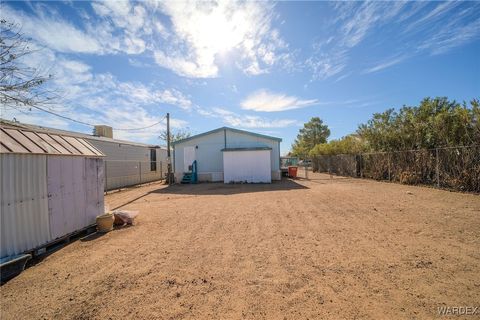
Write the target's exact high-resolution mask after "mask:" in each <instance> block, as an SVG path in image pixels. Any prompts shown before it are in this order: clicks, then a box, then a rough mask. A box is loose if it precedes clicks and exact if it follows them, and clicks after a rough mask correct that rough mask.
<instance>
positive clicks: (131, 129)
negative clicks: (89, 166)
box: [32, 106, 166, 131]
mask: <svg viewBox="0 0 480 320" xmlns="http://www.w3.org/2000/svg"><path fill="white" fill-rule="evenodd" d="M32 107H33V108H35V109H38V110H40V111H43V112H46V113H49V114H51V115H54V116H57V117H60V118H62V119H65V120H69V121H72V122H76V123H79V124H83V125H85V126H90V127H95V125H94V124H91V123H88V122H83V121H80V120H76V119H72V118H70V117H67V116H64V115H61V114H58V113H56V112H53V111H50V110H48V109H45V108H42V107H39V106H32ZM165 117H166V116H163V117H162V118H161V119H160V121H158V122H155V123H154V124H151V125H149V126H146V127H141V128H112V129H113V130H117V131H139V130H144V129H148V128H151V127H154V126H156V125H158V124H160V123H162V122H163V120H165Z"/></svg>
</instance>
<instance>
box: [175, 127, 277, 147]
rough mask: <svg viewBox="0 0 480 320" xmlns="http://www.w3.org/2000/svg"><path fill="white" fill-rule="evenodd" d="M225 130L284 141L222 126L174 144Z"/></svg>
mask: <svg viewBox="0 0 480 320" xmlns="http://www.w3.org/2000/svg"><path fill="white" fill-rule="evenodd" d="M223 130H229V131H233V132H238V133H244V134H248V135H251V136H255V137H260V138H265V139H270V140H276V141H278V142H281V141H282V139H281V138H277V137H272V136H267V135H264V134H260V133H255V132H250V131H245V130H240V129H235V128H230V127H221V128H218V129H214V130H211V131H207V132H204V133H200V134H197V135H194V136H191V137H188V138H185V139H182V140H178V141H174V142H173V145H175V144H179V143H182V142H185V141H188V140H192V139H195V138H199V137H203V136H206V135H209V134H212V133H216V132H219V131H223Z"/></svg>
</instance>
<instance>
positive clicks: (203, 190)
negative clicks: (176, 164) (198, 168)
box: [150, 179, 308, 195]
mask: <svg viewBox="0 0 480 320" xmlns="http://www.w3.org/2000/svg"><path fill="white" fill-rule="evenodd" d="M301 189H308V187H306V186H304V185H301V184H299V183H297V182H295V181H294V180H291V179H283V180H281V181H274V182H272V183H262V184H260V183H259V184H250V183H239V184H224V183H222V182H207V183H199V184H183V185H182V184H174V185H171V186H169V187H166V188H161V189H157V190H153V191H151V192H150V193H157V194H182V195H231V194H239V193H251V192H269V191H283V190H285V191H287V190H301Z"/></svg>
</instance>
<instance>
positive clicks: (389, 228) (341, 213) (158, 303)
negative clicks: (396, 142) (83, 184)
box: [0, 175, 480, 319]
mask: <svg viewBox="0 0 480 320" xmlns="http://www.w3.org/2000/svg"><path fill="white" fill-rule="evenodd" d="M107 202H108V203H109V204H110V206H111V207H112V208H113V207H116V206H121V205H124V204H125V205H124V207H123V208H125V209H131V210H139V211H140V215H139V218H138V224H137V225H136V226H133V227H129V228H123V229H119V230H115V231H112V232H110V233H108V234H106V235H103V236H100V237H97V236H90V237H88V238H87V239H84V240H83V241H82V240H80V241H76V242H75V243H73V244H71V245H69V246H66V247H64V248H63V249H61V250H59V251H57V252H55V253H53V254H51V255H49V256H48V257H46V258H45V259H44V260H43V261H41V262H40V263H38V264H36V265H35V266H33V267H31V268H29V269H27V270H26V271H25V272H23V273H22V274H21V275H20V276H18V277H16V278H15V279H13V280H11V281H9V282H8V283H6V284H5V285H3V286H2V287H1V289H0V290H1V296H0V297H1V308H2V310H1V311H2V314H1V318H2V319H44V318H47V319H242V318H246V319H253V318H256V319H263V318H265V319H434V318H438V317H439V315H438V309H437V308H438V307H441V306H478V305H480V249H479V248H480V223H479V221H480V219H479V218H480V197H479V196H477V195H471V194H461V193H453V192H448V191H442V190H435V189H430V188H423V187H412V186H403V185H398V184H389V183H381V182H375V181H369V180H360V179H347V178H334V179H330V177H329V176H327V175H316V176H315V180H313V181H295V182H293V181H289V180H285V181H282V182H277V183H274V184H272V185H223V184H216V183H215V184H199V185H188V186H183V185H176V186H172V187H165V186H163V185H160V184H153V185H149V186H146V187H141V188H133V189H130V190H126V191H122V192H118V193H114V194H111V195H108V196H107ZM476 317H478V315H477V316H476ZM476 317H474V318H476ZM455 318H458V317H455ZM469 319H472V317H469Z"/></svg>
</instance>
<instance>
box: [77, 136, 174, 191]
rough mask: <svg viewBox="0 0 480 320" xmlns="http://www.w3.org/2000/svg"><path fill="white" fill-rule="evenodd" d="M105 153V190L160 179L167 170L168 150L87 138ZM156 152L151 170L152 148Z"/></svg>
mask: <svg viewBox="0 0 480 320" xmlns="http://www.w3.org/2000/svg"><path fill="white" fill-rule="evenodd" d="M86 140H88V141H89V142H90V143H91V144H93V145H94V146H95V147H96V148H98V149H99V150H101V151H102V152H103V153H104V154H105V190H113V189H118V188H123V187H127V186H132V185H136V184H140V183H146V182H151V181H156V180H160V179H162V178H163V177H164V176H165V172H166V171H167V150H166V149H163V148H154V147H148V146H146V145H145V146H143V145H134V144H127V143H121V142H114V141H105V140H98V139H86ZM152 149H154V150H155V152H156V158H157V159H156V170H154V171H152V170H151V162H150V150H152Z"/></svg>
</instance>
